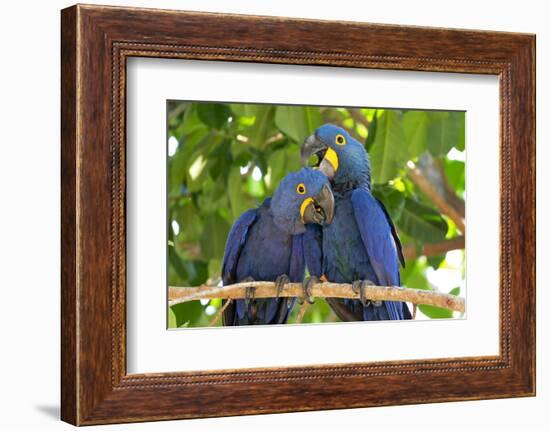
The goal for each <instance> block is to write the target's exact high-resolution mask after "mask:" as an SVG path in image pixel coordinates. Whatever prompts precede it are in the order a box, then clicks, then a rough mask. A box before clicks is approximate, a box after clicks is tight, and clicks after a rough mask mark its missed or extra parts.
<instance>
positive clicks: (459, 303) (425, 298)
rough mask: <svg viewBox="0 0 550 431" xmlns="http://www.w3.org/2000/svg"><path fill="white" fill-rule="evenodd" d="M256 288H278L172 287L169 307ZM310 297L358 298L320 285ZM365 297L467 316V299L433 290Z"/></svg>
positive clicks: (285, 293)
mask: <svg viewBox="0 0 550 431" xmlns="http://www.w3.org/2000/svg"><path fill="white" fill-rule="evenodd" d="M247 287H254V288H255V291H254V297H255V298H275V297H276V296H277V287H276V285H275V283H273V282H271V281H251V282H245V283H235V284H231V285H227V286H223V287H211V286H200V287H172V286H171V287H170V288H169V291H168V298H169V304H170V305H175V304H178V303H180V302H188V301H196V300H199V299H214V298H223V299H229V298H231V299H243V298H245V297H246V288H247ZM310 293H311V296H313V297H317V298H351V299H359V294H358V293H355V292H354V291H353V290H352V288H351V284H340V283H317V284H314V285H313V286H312V287H311V291H310ZM302 295H303V289H302V284H301V283H288V284H286V285H285V286H284V288H283V289H282V291H281V293H280V295H279V296H281V297H301V296H302ZM365 297H366V298H367V299H370V300H372V301H405V302H411V303H413V304H426V305H433V306H435V307H442V308H447V309H449V310H453V311H458V312H460V313H464V311H465V301H464V298H461V297H458V296H454V295H448V294H445V293H440V292H434V291H430V290H418V289H408V288H404V287H397V286H368V287H367V288H366V289H365Z"/></svg>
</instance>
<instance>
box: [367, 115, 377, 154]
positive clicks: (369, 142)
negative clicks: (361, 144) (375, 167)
mask: <svg viewBox="0 0 550 431" xmlns="http://www.w3.org/2000/svg"><path fill="white" fill-rule="evenodd" d="M377 127H378V116H377V115H376V111H374V113H373V116H372V121H371V122H370V124H369V129H368V130H369V133H368V135H367V139H366V141H365V149H366V150H367V151H368V152H369V153H370V151H371V148H372V144H374V140H375V139H376V128H377Z"/></svg>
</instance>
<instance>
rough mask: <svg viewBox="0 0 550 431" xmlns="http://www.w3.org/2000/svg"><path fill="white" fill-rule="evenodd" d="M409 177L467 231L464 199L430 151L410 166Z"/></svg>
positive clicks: (439, 207)
mask: <svg viewBox="0 0 550 431" xmlns="http://www.w3.org/2000/svg"><path fill="white" fill-rule="evenodd" d="M409 178H410V179H411V181H412V182H413V183H415V184H416V185H417V187H418V188H419V189H420V190H422V192H424V194H425V195H426V196H428V198H430V199H431V201H432V202H433V203H434V204H435V206H436V207H437V208H438V209H439V211H441V213H443V214H445V215H446V216H448V217H449V218H450V219H451V220H452V221H453V222H454V223H455V224H456V227H457V228H458V230H460V231H461V232H462V233H464V232H466V230H465V223H464V215H465V209H464V207H465V205H464V201H463V200H462V199H460V198H459V197H458V196H457V195H456V194H455V193H454V191H453V190H452V189H451V188H450V187H449V186H448V184H447V179H446V178H445V175H444V174H443V172H442V170H441V167H440V166H438V164H437V162H436V160H434V158H433V157H432V156H431V155H430V154H429V153H424V154H423V155H422V156H421V157H420V159H419V160H418V164H416V165H412V166H410V167H409Z"/></svg>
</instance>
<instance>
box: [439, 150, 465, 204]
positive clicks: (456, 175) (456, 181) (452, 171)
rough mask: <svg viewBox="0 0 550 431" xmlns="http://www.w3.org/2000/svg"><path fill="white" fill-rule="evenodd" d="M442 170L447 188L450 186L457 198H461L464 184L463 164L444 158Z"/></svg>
mask: <svg viewBox="0 0 550 431" xmlns="http://www.w3.org/2000/svg"><path fill="white" fill-rule="evenodd" d="M444 170H445V177H446V178H447V182H448V183H449V186H451V188H452V189H453V190H454V191H456V193H457V194H458V195H459V196H463V195H464V188H465V183H466V170H465V163H464V162H462V161H460V160H449V159H447V158H445V159H444Z"/></svg>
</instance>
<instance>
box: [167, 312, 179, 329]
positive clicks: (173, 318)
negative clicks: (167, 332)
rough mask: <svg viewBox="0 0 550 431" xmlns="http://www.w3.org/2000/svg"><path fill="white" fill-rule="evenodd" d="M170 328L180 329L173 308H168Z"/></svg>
mask: <svg viewBox="0 0 550 431" xmlns="http://www.w3.org/2000/svg"><path fill="white" fill-rule="evenodd" d="M168 327H169V328H177V327H178V319H177V318H176V313H174V310H172V307H168Z"/></svg>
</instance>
